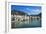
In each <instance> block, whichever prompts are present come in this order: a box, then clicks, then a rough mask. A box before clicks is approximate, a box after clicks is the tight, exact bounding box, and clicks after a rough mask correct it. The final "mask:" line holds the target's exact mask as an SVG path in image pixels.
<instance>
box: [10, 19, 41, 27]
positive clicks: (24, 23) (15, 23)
mask: <svg viewBox="0 0 46 34" xmlns="http://www.w3.org/2000/svg"><path fill="white" fill-rule="evenodd" d="M11 23H12V24H11V26H12V28H26V27H41V19H40V18H31V19H29V20H27V21H12V22H11Z"/></svg>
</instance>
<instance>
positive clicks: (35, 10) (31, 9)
mask: <svg viewBox="0 0 46 34" xmlns="http://www.w3.org/2000/svg"><path fill="white" fill-rule="evenodd" d="M11 10H17V11H22V12H25V13H27V14H28V15H37V14H39V13H40V12H41V6H23V5H11Z"/></svg>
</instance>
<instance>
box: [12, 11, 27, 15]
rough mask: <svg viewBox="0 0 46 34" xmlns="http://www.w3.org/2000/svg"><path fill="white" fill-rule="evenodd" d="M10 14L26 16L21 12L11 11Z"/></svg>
mask: <svg viewBox="0 0 46 34" xmlns="http://www.w3.org/2000/svg"><path fill="white" fill-rule="evenodd" d="M11 14H13V15H14V14H15V15H27V13H25V12H23V11H17V10H11Z"/></svg>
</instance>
